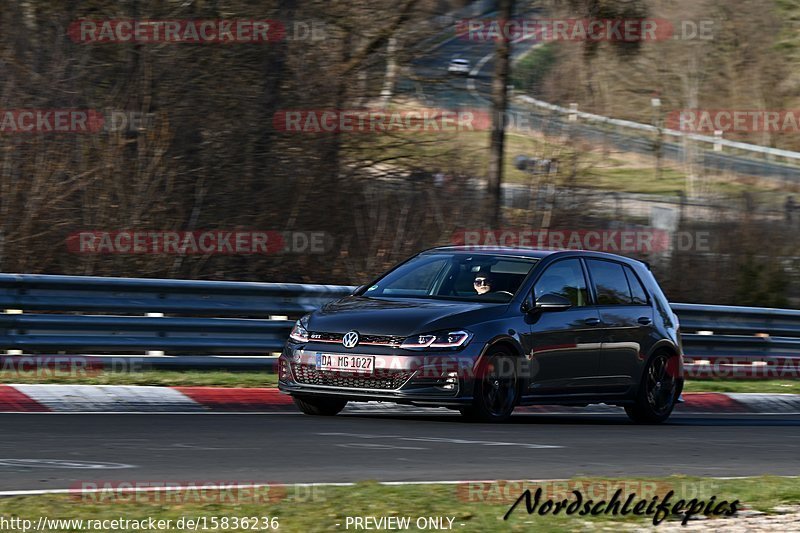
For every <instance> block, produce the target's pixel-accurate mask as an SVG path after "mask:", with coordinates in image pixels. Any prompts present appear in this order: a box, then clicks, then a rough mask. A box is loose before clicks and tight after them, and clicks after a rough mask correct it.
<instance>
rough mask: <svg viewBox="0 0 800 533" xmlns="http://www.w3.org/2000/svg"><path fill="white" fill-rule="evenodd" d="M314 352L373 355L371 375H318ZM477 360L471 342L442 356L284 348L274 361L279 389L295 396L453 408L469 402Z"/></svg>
mask: <svg viewBox="0 0 800 533" xmlns="http://www.w3.org/2000/svg"><path fill="white" fill-rule="evenodd" d="M318 353H324V354H343V355H363V356H374V357H375V364H374V371H373V372H372V373H371V374H369V375H364V374H356V373H350V372H325V371H321V370H318V369H317V366H316V365H317V354H318ZM480 355H481V349H480V345H479V344H477V343H474V342H472V343H470V345H469V346H467V347H466V348H464V349H463V350H461V351H458V352H446V353H433V352H432V353H422V352H409V351H407V350H399V349H390V348H385V347H374V349H368V347H364V348H363V349H361V350H358V349H357V350H345V349H344V348H343V347H341V346H340V345H332V344H293V343H288V344H287V345H286V347H285V348H284V350H283V353H282V354H281V356H280V359H279V361H278V368H279V372H278V374H279V380H278V388H279V389H280V390H281V392H284V393H287V394H291V395H293V396H295V395H297V396H302V395H325V396H333V397H337V398H342V399H347V400H348V401H390V402H396V403H406V404H414V405H440V406H454V407H455V406H460V405H465V404H468V403H470V402H471V401H472V389H473V379H472V378H473V376H474V371H475V370H474V369H475V368H476V366H477V362H478V359H479V358H480Z"/></svg>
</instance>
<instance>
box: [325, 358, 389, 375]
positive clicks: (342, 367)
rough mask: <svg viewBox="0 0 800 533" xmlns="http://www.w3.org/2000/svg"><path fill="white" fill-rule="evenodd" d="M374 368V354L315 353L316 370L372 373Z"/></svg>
mask: <svg viewBox="0 0 800 533" xmlns="http://www.w3.org/2000/svg"><path fill="white" fill-rule="evenodd" d="M374 368H375V356H374V355H347V354H326V353H318V354H317V370H326V371H330V372H356V373H358V374H372V371H373V369H374Z"/></svg>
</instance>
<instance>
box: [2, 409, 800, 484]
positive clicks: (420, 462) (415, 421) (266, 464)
mask: <svg viewBox="0 0 800 533" xmlns="http://www.w3.org/2000/svg"><path fill="white" fill-rule="evenodd" d="M0 427H2V436H3V438H2V442H1V443H0V447H2V451H0V490H2V491H13V490H42V489H68V488H71V487H75V484H76V483H80V482H86V481H87V480H88V481H97V482H100V481H110V482H114V481H116V482H120V481H137V482H170V483H186V482H198V481H225V482H233V481H236V482H242V483H275V482H279V483H295V482H298V483H313V482H350V481H360V480H379V481H457V480H488V479H509V480H518V479H532V480H539V479H564V478H569V477H572V476H578V475H588V476H614V477H632V476H666V475H671V474H688V475H697V476H716V477H728V476H750V475H761V474H776V475H800V461H798V460H797V450H798V449H800V416H792V415H773V416H764V415H754V416H746V415H730V416H717V417H713V418H709V417H707V416H701V415H696V416H690V415H680V416H674V417H673V418H672V419H671V420H670V423H668V424H666V425H662V426H635V425H633V424H631V423H629V422H628V421H627V419H626V418H625V417H624V415H609V414H604V415H588V414H587V415H571V414H570V415H542V414H530V415H529V414H521V415H515V416H514V417H513V418H512V421H511V422H509V423H507V424H503V425H485V424H470V423H467V422H463V421H462V420H461V419H460V417H459V416H458V414H455V413H454V414H453V415H449V414H444V415H441V414H435V415H425V414H421V415H390V414H344V415H339V416H337V417H334V418H324V417H310V416H305V415H301V414H295V413H284V414H250V415H247V414H194V415H192V414H184V415H180V414H3V415H0ZM51 461H59V462H56V463H52V462H51ZM104 463H106V464H104ZM107 463H112V464H107Z"/></svg>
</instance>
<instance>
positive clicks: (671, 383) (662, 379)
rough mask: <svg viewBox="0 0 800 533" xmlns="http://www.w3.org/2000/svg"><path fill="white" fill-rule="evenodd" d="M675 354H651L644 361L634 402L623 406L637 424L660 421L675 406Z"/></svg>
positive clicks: (676, 394)
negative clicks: (646, 360) (643, 369)
mask: <svg viewBox="0 0 800 533" xmlns="http://www.w3.org/2000/svg"><path fill="white" fill-rule="evenodd" d="M677 374H678V357H677V356H675V355H672V354H670V353H666V352H660V353H658V354H656V355H654V356H653V357H652V358H651V359H650V361H649V362H648V363H647V367H646V368H645V371H644V377H643V378H642V382H641V383H640V384H639V392H638V393H637V397H636V403H635V404H634V405H628V406H626V407H625V412H626V413H627V414H628V417H629V418H630V419H631V420H633V421H634V422H636V423H637V424H660V423H662V422H664V421H665V420H667V419H668V418H669V416H670V415H671V414H672V410H673V409H674V408H675V402H676V401H677V399H678V395H679V393H680V391H679V389H678V375H677Z"/></svg>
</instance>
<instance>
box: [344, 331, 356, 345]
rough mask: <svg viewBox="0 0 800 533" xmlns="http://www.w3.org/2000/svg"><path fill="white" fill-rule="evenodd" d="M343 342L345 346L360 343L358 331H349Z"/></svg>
mask: <svg viewBox="0 0 800 533" xmlns="http://www.w3.org/2000/svg"><path fill="white" fill-rule="evenodd" d="M342 344H343V345H344V347H345V348H355V347H356V344H358V333H357V332H355V331H349V332H347V333H346V334H345V336H344V338H342Z"/></svg>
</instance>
